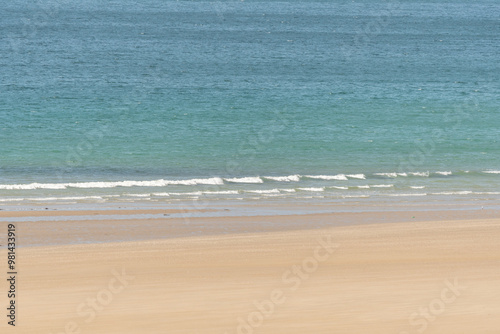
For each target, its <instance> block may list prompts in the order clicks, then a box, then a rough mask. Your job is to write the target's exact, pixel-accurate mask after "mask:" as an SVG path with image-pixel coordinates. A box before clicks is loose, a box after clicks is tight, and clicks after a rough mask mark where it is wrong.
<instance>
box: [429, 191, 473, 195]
mask: <svg viewBox="0 0 500 334" xmlns="http://www.w3.org/2000/svg"><path fill="white" fill-rule="evenodd" d="M472 193H473V192H472V191H468V190H463V191H443V192H440V193H432V194H431V195H469V194H472Z"/></svg>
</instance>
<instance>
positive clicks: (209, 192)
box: [203, 190, 238, 195]
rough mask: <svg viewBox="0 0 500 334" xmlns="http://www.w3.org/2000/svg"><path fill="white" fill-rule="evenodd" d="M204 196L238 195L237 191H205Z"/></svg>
mask: <svg viewBox="0 0 500 334" xmlns="http://www.w3.org/2000/svg"><path fill="white" fill-rule="evenodd" d="M203 193H204V194H207V195H236V194H238V191H237V190H221V191H204V192H203Z"/></svg>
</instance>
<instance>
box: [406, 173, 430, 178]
mask: <svg viewBox="0 0 500 334" xmlns="http://www.w3.org/2000/svg"><path fill="white" fill-rule="evenodd" d="M410 174H411V175H413V176H423V177H428V176H429V174H430V173H429V172H414V173H410Z"/></svg>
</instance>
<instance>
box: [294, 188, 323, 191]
mask: <svg viewBox="0 0 500 334" xmlns="http://www.w3.org/2000/svg"><path fill="white" fill-rule="evenodd" d="M297 189H299V190H302V191H325V188H297Z"/></svg>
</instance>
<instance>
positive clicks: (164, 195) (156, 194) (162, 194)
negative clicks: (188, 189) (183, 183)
mask: <svg viewBox="0 0 500 334" xmlns="http://www.w3.org/2000/svg"><path fill="white" fill-rule="evenodd" d="M152 195H153V196H160V197H169V196H170V194H169V193H153V194H152Z"/></svg>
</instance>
